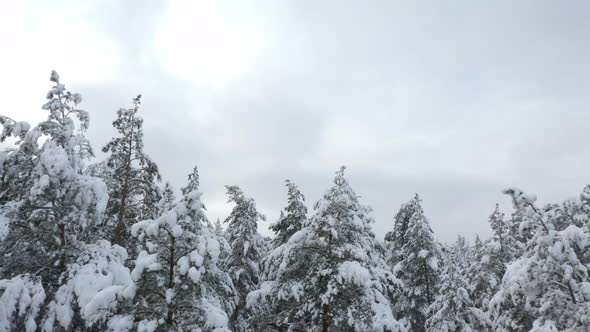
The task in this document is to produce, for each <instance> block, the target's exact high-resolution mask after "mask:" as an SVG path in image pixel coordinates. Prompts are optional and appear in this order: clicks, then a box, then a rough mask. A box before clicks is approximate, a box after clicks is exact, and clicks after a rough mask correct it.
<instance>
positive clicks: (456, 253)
mask: <svg viewBox="0 0 590 332" xmlns="http://www.w3.org/2000/svg"><path fill="white" fill-rule="evenodd" d="M464 255H465V241H464V238H462V237H459V239H458V241H457V242H456V243H455V245H454V246H452V247H451V248H450V251H449V253H448V254H447V255H445V259H444V262H443V264H442V265H443V266H444V268H443V269H441V272H442V273H441V280H440V295H439V296H437V298H436V300H435V301H434V303H433V304H432V305H430V307H429V308H428V319H427V320H426V324H425V327H426V331H427V332H439V331H449V332H450V331H479V332H484V331H491V322H490V320H489V318H488V316H487V315H486V314H485V313H484V312H483V311H482V310H480V309H478V308H476V307H475V306H474V305H473V302H472V301H471V299H470V297H469V293H468V292H467V289H466V288H467V284H468V282H467V280H466V279H465V271H464V268H465V264H464V261H465V259H464Z"/></svg>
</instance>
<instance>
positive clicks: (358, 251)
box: [248, 167, 403, 332]
mask: <svg viewBox="0 0 590 332" xmlns="http://www.w3.org/2000/svg"><path fill="white" fill-rule="evenodd" d="M358 199H359V196H358V195H357V194H356V193H355V192H354V191H353V190H352V188H351V187H350V185H349V184H348V181H347V180H346V178H345V177H344V167H342V168H341V169H340V171H338V172H337V173H336V177H335V179H334V186H333V187H332V188H330V189H329V190H328V191H327V192H326V193H325V195H324V196H323V198H322V199H320V200H319V201H318V202H317V203H316V204H315V207H314V210H315V213H314V215H313V216H312V217H311V218H310V219H309V220H308V221H307V222H306V223H305V225H304V227H303V228H302V229H301V230H300V231H298V232H297V233H295V234H294V235H292V236H291V237H290V239H289V240H288V241H287V242H286V243H285V244H284V245H283V246H282V248H284V250H285V251H289V254H288V255H283V258H285V261H284V262H282V263H281V264H280V268H279V270H278V271H277V273H276V274H277V275H276V279H275V280H276V282H274V283H265V284H263V287H261V289H259V290H258V291H256V292H253V293H251V294H250V296H249V297H248V302H249V305H250V306H253V307H256V306H270V307H271V308H274V309H273V312H274V313H275V314H274V315H273V317H272V319H274V322H272V323H273V329H274V330H279V331H286V330H289V331H300V330H301V331H303V330H305V331H324V332H326V331H384V330H387V331H402V330H403V327H402V326H401V325H400V324H399V323H398V322H397V321H396V320H395V319H394V318H393V315H392V310H391V305H390V303H389V301H388V299H387V293H388V292H389V291H393V288H395V287H397V286H398V283H397V280H396V279H395V277H394V276H393V275H392V273H390V272H389V269H388V268H387V265H386V263H385V260H384V258H383V257H382V256H381V255H380V254H379V251H378V250H377V249H376V248H377V241H376V240H375V236H374V234H373V232H372V230H371V224H372V223H373V219H372V217H371V216H370V208H368V207H366V206H363V205H361V204H360V202H359V200H358Z"/></svg>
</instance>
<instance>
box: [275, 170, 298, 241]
mask: <svg viewBox="0 0 590 332" xmlns="http://www.w3.org/2000/svg"><path fill="white" fill-rule="evenodd" d="M285 182H286V185H287V207H286V208H285V210H284V211H281V216H280V217H279V220H277V222H275V223H274V224H272V225H271V226H270V229H271V230H272V231H273V232H274V233H275V237H274V239H273V241H272V242H273V247H274V248H276V247H278V246H280V245H282V244H284V243H285V242H287V240H289V238H290V237H291V236H292V235H293V234H295V233H297V232H298V231H299V230H300V229H301V228H302V227H303V224H304V223H305V221H306V219H307V207H306V206H305V197H304V196H303V194H302V193H301V191H299V188H298V187H297V185H296V184H295V183H293V182H291V181H289V180H286V181H285Z"/></svg>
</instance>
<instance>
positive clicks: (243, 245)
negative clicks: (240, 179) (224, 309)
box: [223, 186, 266, 332]
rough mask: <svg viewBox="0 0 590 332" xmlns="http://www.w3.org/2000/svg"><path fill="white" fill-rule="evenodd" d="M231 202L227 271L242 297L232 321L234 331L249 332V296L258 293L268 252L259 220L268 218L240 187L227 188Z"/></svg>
mask: <svg viewBox="0 0 590 332" xmlns="http://www.w3.org/2000/svg"><path fill="white" fill-rule="evenodd" d="M225 188H226V189H227V195H228V196H229V200H228V201H229V202H232V203H234V204H235V206H234V207H233V209H232V211H231V213H230V215H229V216H228V217H227V218H226V219H225V222H226V223H228V226H227V229H226V238H227V240H228V242H229V246H230V252H229V253H228V255H227V257H225V259H224V262H223V263H224V264H223V267H224V270H225V271H227V272H228V273H229V274H230V276H231V278H232V281H233V284H234V286H235V288H236V292H237V295H238V299H239V300H238V303H237V306H236V309H235V310H234V313H233V314H232V316H231V317H230V328H231V329H232V331H235V332H242V331H246V330H247V329H248V324H249V323H248V320H249V316H250V313H249V311H248V309H247V308H246V296H247V295H248V293H250V292H251V291H253V290H254V289H256V287H257V285H258V282H259V278H260V272H259V267H258V265H259V262H260V259H261V258H262V256H263V255H264V252H265V250H266V248H265V247H264V243H263V239H262V236H260V234H259V233H258V230H257V229H258V220H264V219H265V217H264V216H263V215H262V214H260V213H259V212H258V211H257V210H256V203H255V202H254V199H252V198H248V197H246V196H245V195H244V193H243V192H242V190H241V189H240V188H239V187H238V186H226V187H225Z"/></svg>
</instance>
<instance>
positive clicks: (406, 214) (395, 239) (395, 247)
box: [385, 194, 421, 266]
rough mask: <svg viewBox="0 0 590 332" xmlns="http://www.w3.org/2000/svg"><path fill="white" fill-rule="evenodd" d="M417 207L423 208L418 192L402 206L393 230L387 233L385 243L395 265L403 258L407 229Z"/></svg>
mask: <svg viewBox="0 0 590 332" xmlns="http://www.w3.org/2000/svg"><path fill="white" fill-rule="evenodd" d="M417 208H421V207H420V197H419V196H418V194H416V195H414V197H413V198H412V199H411V200H410V201H409V202H408V203H405V204H403V205H402V206H401V207H400V209H399V211H398V212H397V213H396V215H395V217H394V221H393V231H391V232H388V233H387V234H385V244H386V246H387V251H388V254H387V261H388V263H389V264H390V265H391V266H394V265H395V264H397V263H398V262H399V261H400V260H401V259H402V257H401V251H402V248H403V246H404V245H405V244H406V241H407V239H406V231H407V230H408V226H409V224H410V219H411V218H412V216H413V215H414V212H415V211H416V209H417Z"/></svg>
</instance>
